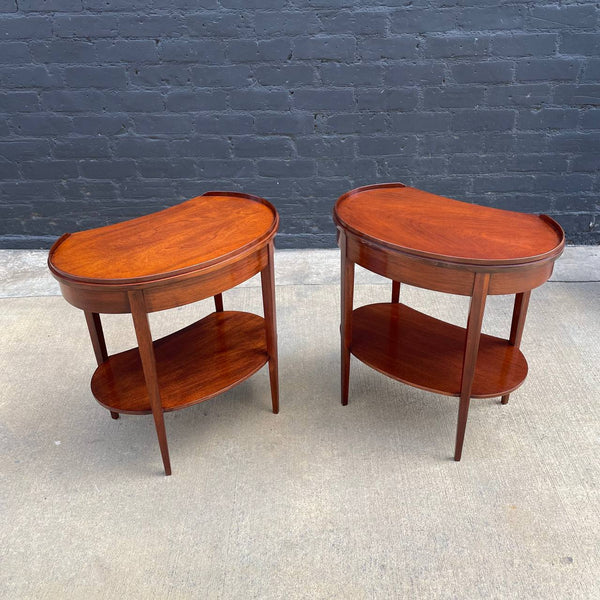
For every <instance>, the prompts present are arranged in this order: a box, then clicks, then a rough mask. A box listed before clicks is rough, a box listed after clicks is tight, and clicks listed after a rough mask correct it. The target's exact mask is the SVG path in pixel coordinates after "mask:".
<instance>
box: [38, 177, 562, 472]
mask: <svg viewBox="0 0 600 600" xmlns="http://www.w3.org/2000/svg"><path fill="white" fill-rule="evenodd" d="M333 218H334V221H335V224H336V225H337V229H338V242H339V246H340V249H341V279H342V282H341V283H342V285H341V397H342V404H344V405H345V404H347V403H348V387H349V376H350V355H351V354H354V356H355V357H356V358H358V359H359V360H360V361H362V362H364V363H366V364H367V365H369V366H371V367H372V368H374V369H376V370H378V371H380V372H382V373H384V374H385V375H388V376H389V377H392V378H394V379H397V380H399V381H402V382H404V383H407V384H409V385H412V386H415V387H418V388H421V389H424V390H428V391H431V392H436V393H438V394H444V395H448V396H456V397H459V398H460V401H459V412H458V426H457V433H456V445H455V454H454V458H455V460H457V461H458V460H460V458H461V453H462V446H463V440H464V434H465V427H466V423H467V415H468V410H469V402H470V399H471V398H490V397H496V396H501V397H502V404H506V403H507V402H508V398H509V395H510V393H511V392H513V391H514V390H515V389H516V388H517V387H519V385H521V383H523V381H524V379H525V377H526V375H527V362H526V360H525V357H524V356H523V354H522V352H521V351H520V350H519V345H520V341H521V336H522V333H523V326H524V324H525V316H526V313H527V307H528V304H529V297H530V293H531V290H532V289H533V288H535V287H537V286H539V285H541V284H542V283H544V282H545V281H546V280H547V279H548V278H549V277H550V275H551V274H552V269H553V265H554V261H555V260H556V259H557V258H558V257H559V256H560V254H561V253H562V251H563V248H564V243H565V242H564V232H563V231H562V229H561V227H560V225H558V223H556V221H554V220H553V219H551V218H550V217H547V216H545V215H540V216H536V215H529V214H521V213H515V212H510V211H505V210H500V209H495V208H489V207H484V206H478V205H473V204H467V203H464V202H459V201H457V200H451V199H448V198H444V197H441V196H437V195H434V194H430V193H427V192H423V191H420V190H417V189H414V188H411V187H407V186H404V185H403V184H400V183H389V184H380V185H373V186H366V187H362V188H358V189H356V190H352V191H351V192H348V193H347V194H344V195H343V196H341V197H340V198H339V200H338V201H337V203H336V205H335V208H334V213H333ZM278 225H279V217H278V214H277V211H276V210H275V208H274V207H273V206H272V205H271V204H270V203H269V202H267V201H266V200H263V199H262V198H258V197H256V196H251V195H248V194H241V193H235V192H207V193H206V194H204V195H203V196H198V197H197V198H193V199H192V200H188V201H187V202H184V203H182V204H179V205H177V206H174V207H171V208H168V209H166V210H163V211H160V212H158V213H155V214H151V215H147V216H144V217H140V218H137V219H133V220H130V221H125V222H122V223H117V224H115V225H109V226H106V227H101V228H98V229H92V230H89V231H82V232H78V233H74V234H65V235H63V236H62V237H61V238H59V239H58V240H57V241H56V243H55V244H54V245H53V247H52V249H51V250H50V254H49V258H48V264H49V268H50V270H51V272H52V274H53V275H54V277H56V279H57V280H58V281H59V283H60V287H61V291H62V293H63V296H64V297H65V299H66V300H67V301H68V302H69V303H71V304H72V305H74V306H76V307H77V308H80V309H82V310H83V311H84V314H85V318H86V322H87V325H88V329H89V333H90V337H91V340H92V345H93V348H94V352H95V355H96V360H97V362H98V368H97V369H96V371H95V373H94V375H93V377H92V381H91V387H92V393H93V394H94V396H95V397H96V399H97V400H98V402H99V403H100V404H101V405H102V406H104V407H106V408H107V409H108V410H109V411H110V413H111V415H112V417H113V418H115V419H117V418H118V417H119V414H120V413H125V414H152V415H153V417H154V423H155V426H156V431H157V435H158V442H159V446H160V451H161V455H162V460H163V464H164V469H165V473H166V475H170V474H171V465H170V459H169V450H168V446H167V437H166V431H165V424H164V413H165V412H168V411H172V410H178V409H181V408H185V407H187V406H191V405H193V404H196V403H198V402H202V401H203V400H207V399H208V398H212V397H214V396H216V395H218V394H220V393H221V392H224V391H226V390H228V389H230V388H231V387H233V386H235V385H236V384H238V383H240V382H242V381H244V380H245V379H247V378H248V377H250V376H251V375H253V374H254V373H256V372H257V371H258V370H259V369H260V368H261V367H262V366H263V365H265V364H266V363H268V364H269V377H270V384H271V400H272V406H273V412H274V413H277V412H278V410H279V391H278V368H277V326H276V318H275V281H274V270H273V249H274V245H273V240H274V237H275V233H276V231H277V228H278ZM355 265H360V266H362V267H364V268H365V269H368V270H369V271H373V272H375V273H378V274H380V275H383V276H385V277H387V278H389V279H391V280H392V289H391V302H387V303H377V304H371V305H367V306H361V307H359V308H357V309H353V292H354V270H355ZM257 273H260V276H261V284H262V299H263V309H264V317H260V316H258V315H255V314H250V313H246V312H239V311H225V310H224V307H223V297H222V293H223V292H224V291H226V290H228V289H231V288H233V287H235V286H236V285H238V284H240V283H241V282H243V281H245V280H247V279H249V278H250V277H252V276H254V275H256V274H257ZM401 282H404V283H406V284H409V285H413V286H417V287H421V288H426V289H430V290H436V291H440V292H446V293H450V294H459V295H464V296H470V297H471V304H470V310H469V316H468V322H467V327H466V329H465V328H462V327H458V326H455V325H451V324H449V323H446V322H443V321H440V320H438V319H436V318H434V317H431V316H428V315H426V314H424V313H421V312H419V311H416V310H414V309H412V308H409V307H408V306H406V305H404V304H402V303H400V301H399V299H400V283H401ZM491 294H492V295H493V294H515V304H514V311H513V318H512V325H511V328H510V335H509V338H508V339H501V338H498V337H494V336H490V335H486V334H483V333H481V325H482V320H483V313H484V308H485V302H486V298H487V296H488V295H491ZM211 296H213V297H214V302H215V312H214V313H211V314H210V315H208V316H207V317H204V318H203V319H201V320H199V321H197V322H196V323H194V324H192V325H190V326H188V327H186V328H184V329H182V330H180V331H178V332H175V333H173V334H171V335H168V336H166V337H164V338H162V339H159V340H156V341H153V340H152V335H151V331H150V326H149V322H148V313H151V312H154V311H159V310H165V309H169V308H174V307H177V306H181V305H184V304H188V303H191V302H195V301H198V300H201V299H204V298H209V297H211ZM101 313H131V315H132V318H133V324H134V327H135V333H136V337H137V342H138V347H137V348H133V349H131V350H127V351H125V352H120V353H118V354H114V355H112V356H110V355H109V354H108V352H107V348H106V342H105V339H104V334H103V331H102V325H101V321H100V314H101Z"/></svg>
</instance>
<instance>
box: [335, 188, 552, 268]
mask: <svg viewBox="0 0 600 600" xmlns="http://www.w3.org/2000/svg"><path fill="white" fill-rule="evenodd" d="M334 220H335V222H336V224H337V225H338V226H340V227H342V228H343V229H346V230H348V231H350V232H352V233H354V234H356V235H358V236H359V237H361V238H368V239H370V240H371V241H373V242H375V243H376V244H379V245H384V246H388V247H391V248H392V249H395V250H397V251H400V252H404V253H407V254H413V255H417V256H422V257H426V258H433V259H438V260H444V261H448V262H456V263H467V264H486V265H502V264H519V263H527V262H533V261H537V260H542V259H547V258H550V257H553V256H558V255H559V254H560V253H561V252H562V250H563V247H564V232H563V230H562V228H561V227H560V225H559V224H558V223H557V222H556V221H554V220H553V219H551V218H550V217H548V216H546V215H531V214H524V213H518V212H512V211H508V210H501V209H498V208H491V207H487V206H480V205H477V204H469V203H467V202H460V201H458V200H451V199H450V198H444V197H443V196H437V195H435V194H430V193H429V192H423V191H421V190H417V189H415V188H412V187H408V186H405V185H403V184H402V183H386V184H379V185H373V186H365V187H362V188H357V189H355V190H352V191H350V192H347V193H346V194H344V195H343V196H341V197H340V198H339V200H338V201H337V202H336V205H335V208H334Z"/></svg>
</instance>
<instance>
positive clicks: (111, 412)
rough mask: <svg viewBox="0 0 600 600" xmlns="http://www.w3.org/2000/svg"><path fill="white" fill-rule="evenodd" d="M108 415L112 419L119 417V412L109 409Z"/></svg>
mask: <svg viewBox="0 0 600 600" xmlns="http://www.w3.org/2000/svg"><path fill="white" fill-rule="evenodd" d="M110 416H111V417H112V418H113V419H118V418H119V413H118V412H113V411H112V410H111V411H110Z"/></svg>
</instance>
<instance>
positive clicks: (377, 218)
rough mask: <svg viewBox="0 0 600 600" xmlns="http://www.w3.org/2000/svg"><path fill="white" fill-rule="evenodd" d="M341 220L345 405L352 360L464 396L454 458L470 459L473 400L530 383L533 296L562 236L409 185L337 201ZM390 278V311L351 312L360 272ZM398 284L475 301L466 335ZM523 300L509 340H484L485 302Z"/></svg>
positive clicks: (532, 218) (551, 228) (541, 222)
mask: <svg viewBox="0 0 600 600" xmlns="http://www.w3.org/2000/svg"><path fill="white" fill-rule="evenodd" d="M333 218H334V221H335V223H336V225H337V228H338V241H339V246H340V249H341V266H342V293H341V308H342V315H341V320H342V326H341V338H342V339H341V349H342V356H341V362H342V365H341V375H342V381H341V384H342V404H344V405H345V404H347V403H348V384H349V376H350V354H351V353H352V354H353V355H354V356H355V357H356V358H358V359H359V360H360V361H362V362H364V363H365V364H367V365H369V366H370V367H372V368H374V369H376V370H377V371H380V372H381V373H384V374H385V375H388V376H389V377H392V378H394V379H397V380H399V381H402V382H404V383H407V384H409V385H412V386H414V387H417V388H421V389H424V390H428V391H431V392H436V393H438V394H444V395H448V396H457V397H459V398H460V403H459V410H458V426H457V431H456V446H455V453H454V459H455V460H457V461H458V460H460V458H461V453H462V446H463V440H464V435H465V427H466V424H467V415H468V411H469V402H470V399H471V398H491V397H495V396H501V397H502V404H506V403H507V402H508V398H509V394H510V393H511V392H513V391H514V390H515V389H517V388H518V387H519V386H520V385H521V383H523V381H524V379H525V377H526V375H527V361H526V360H525V357H524V356H523V354H522V353H521V351H520V350H519V345H520V342H521V336H522V334H523V326H524V324H525V316H526V313H527V306H528V304H529V297H530V293H531V290H532V289H533V288H535V287H537V286H539V285H541V284H542V283H544V282H545V281H546V280H547V279H548V278H549V277H550V275H551V274H552V269H553V266H554V261H555V260H556V259H557V258H558V257H559V256H560V254H561V253H562V251H563V248H564V243H565V241H564V232H563V230H562V228H561V227H560V225H559V224H558V223H557V222H556V221H554V220H553V219H551V218H550V217H548V216H546V215H539V216H538V215H530V214H522V213H515V212H510V211H505V210H499V209H496V208H489V207H484V206H478V205H474V204H467V203H465V202H459V201H457V200H451V199H449V198H443V197H441V196H436V195H434V194H430V193H427V192H423V191H420V190H417V189H414V188H411V187H407V186H404V185H403V184H401V183H388V184H381V185H372V186H366V187H362V188H358V189H355V190H352V191H350V192H348V193H346V194H344V195H343V196H341V197H340V198H339V200H338V201H337V203H336V205H335V208H334V211H333ZM355 264H358V265H361V266H362V267H364V268H365V269H368V270H369V271H373V272H375V273H378V274H380V275H383V276H384V277H388V278H389V279H391V280H392V282H393V283H392V298H391V302H390V303H381V304H371V305H368V306H362V307H360V308H357V309H356V310H354V311H353V309H352V303H353V294H354V265H355ZM400 282H405V283H407V284H409V285H413V286H416V287H420V288H426V289H430V290H436V291H440V292H446V293H450V294H460V295H464V296H471V305H470V310H469V318H468V322H467V327H466V329H464V328H462V327H457V326H455V325H451V324H449V323H445V322H443V321H440V320H438V319H435V318H433V317H430V316H428V315H425V314H423V313H421V312H418V311H416V310H414V309H412V308H409V307H408V306H406V305H404V304H401V303H400V302H399V296H400ZM490 294H515V303H514V311H513V318H512V326H511V330H510V336H509V339H507V340H505V339H501V338H497V337H494V336H490V335H486V334H482V333H481V324H482V320H483V312H484V308H485V301H486V297H487V296H488V295H490Z"/></svg>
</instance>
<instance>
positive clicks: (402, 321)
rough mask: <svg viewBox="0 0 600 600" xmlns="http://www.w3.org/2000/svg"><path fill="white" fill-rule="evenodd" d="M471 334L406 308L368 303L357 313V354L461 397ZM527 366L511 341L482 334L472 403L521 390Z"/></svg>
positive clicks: (391, 374) (404, 379) (381, 368)
mask: <svg viewBox="0 0 600 600" xmlns="http://www.w3.org/2000/svg"><path fill="white" fill-rule="evenodd" d="M465 335H466V331H465V329H464V328H463V327H457V326H456V325H452V324H450V323H445V322H444V321H440V320H438V319H435V318H434V317H431V316H429V315H426V314H424V313H421V312H419V311H416V310H414V309H412V308H410V307H408V306H406V305H405V304H396V303H383V304H369V305H367V306H361V307H360V308H357V309H356V310H355V311H354V312H353V314H352V342H351V347H352V354H354V356H356V358H358V359H359V360H360V361H361V362H364V363H365V364H367V365H369V366H370V367H373V368H374V369H376V370H377V371H379V372H380V373H383V374H385V375H388V376H389V377H393V378H394V379H397V380H398V381H402V382H404V383H408V384H410V385H412V386H414V387H418V388H421V389H423V390H427V391H429V392H435V393H437V394H443V395H445V396H455V397H459V396H460V393H461V380H462V372H463V352H464V348H465ZM526 375H527V361H526V360H525V357H524V356H523V354H522V353H521V351H520V350H518V349H516V348H514V347H513V346H511V345H510V343H509V342H508V341H507V340H503V339H501V338H497V337H494V336H491V335H486V334H484V333H482V334H481V340H480V347H479V354H478V356H477V366H476V369H475V372H474V377H473V384H472V385H473V387H472V392H471V397H472V398H494V397H496V396H498V395H499V394H500V393H501V392H512V391H514V390H515V389H517V388H518V387H519V386H520V385H521V383H522V382H523V381H524V379H525V377H526Z"/></svg>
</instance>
